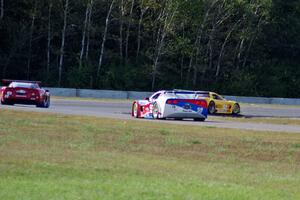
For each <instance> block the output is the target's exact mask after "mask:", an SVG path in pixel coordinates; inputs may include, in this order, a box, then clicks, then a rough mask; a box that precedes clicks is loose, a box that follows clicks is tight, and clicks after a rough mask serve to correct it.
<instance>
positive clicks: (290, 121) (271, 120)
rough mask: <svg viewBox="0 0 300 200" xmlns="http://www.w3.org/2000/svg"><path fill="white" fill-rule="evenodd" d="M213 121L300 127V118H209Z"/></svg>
mask: <svg viewBox="0 0 300 200" xmlns="http://www.w3.org/2000/svg"><path fill="white" fill-rule="evenodd" d="M208 119H209V120H211V121H220V120H222V121H223V120H225V121H232V122H244V123H264V124H281V125H298V126H300V119H299V118H284V117H281V118H271V117H253V118H245V117H231V116H229V115H228V116H209V118H208Z"/></svg>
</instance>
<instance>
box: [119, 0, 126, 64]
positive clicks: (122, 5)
mask: <svg viewBox="0 0 300 200" xmlns="http://www.w3.org/2000/svg"><path fill="white" fill-rule="evenodd" d="M120 10H121V17H120V33H119V34H120V36H119V51H120V60H123V18H124V15H125V8H124V0H121V5H120Z"/></svg>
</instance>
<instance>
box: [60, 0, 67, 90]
mask: <svg viewBox="0 0 300 200" xmlns="http://www.w3.org/2000/svg"><path fill="white" fill-rule="evenodd" d="M68 11H69V0H66V1H65V7H64V26H63V30H62V33H61V47H60V58H59V67H58V86H60V85H61V78H62V68H63V59H64V48H65V36H66V29H67V16H68Z"/></svg>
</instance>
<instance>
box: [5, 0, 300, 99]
mask: <svg viewBox="0 0 300 200" xmlns="http://www.w3.org/2000/svg"><path fill="white" fill-rule="evenodd" d="M0 7H1V8H0V69H1V70H0V78H11V79H29V80H41V81H43V83H44V85H47V86H59V87H76V88H96V89H118V90H143V91H151V90H152V91H154V90H157V89H171V88H181V89H196V90H214V91H218V92H219V93H223V94H232V95H252V96H273V97H278V96H280V97H300V78H299V77H300V1H299V0H285V1H283V0H230V1H229V0H0Z"/></svg>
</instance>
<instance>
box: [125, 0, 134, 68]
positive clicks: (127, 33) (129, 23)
mask: <svg viewBox="0 0 300 200" xmlns="http://www.w3.org/2000/svg"><path fill="white" fill-rule="evenodd" d="M133 6H134V0H132V2H131V8H130V13H129V22H128V26H127V32H126V41H125V60H126V62H127V59H128V40H129V31H130V26H131V21H132V12H133Z"/></svg>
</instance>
